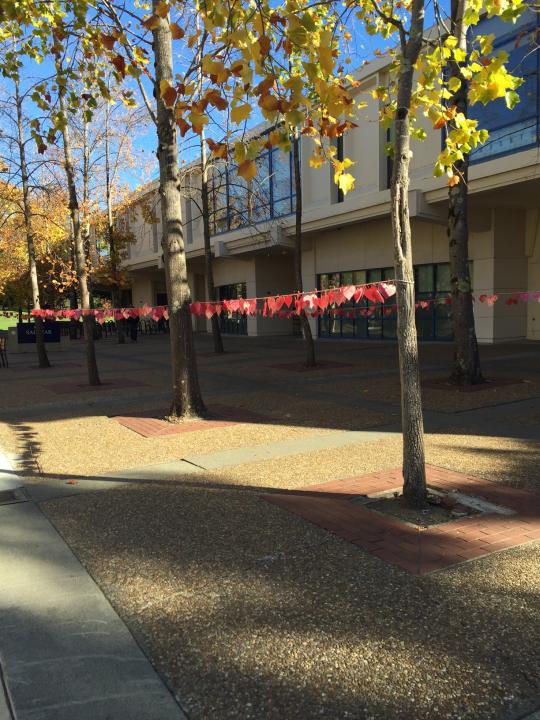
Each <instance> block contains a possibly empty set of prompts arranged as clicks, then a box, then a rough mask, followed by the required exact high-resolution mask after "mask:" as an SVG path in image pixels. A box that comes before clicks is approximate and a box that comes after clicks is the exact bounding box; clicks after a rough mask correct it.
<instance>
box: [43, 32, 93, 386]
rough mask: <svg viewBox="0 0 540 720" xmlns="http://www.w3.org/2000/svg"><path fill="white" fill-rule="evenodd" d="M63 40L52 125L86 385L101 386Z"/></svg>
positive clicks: (57, 45)
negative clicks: (58, 146) (57, 138)
mask: <svg viewBox="0 0 540 720" xmlns="http://www.w3.org/2000/svg"><path fill="white" fill-rule="evenodd" d="M64 37H65V34H64V32H63V30H62V27H61V26H60V27H58V28H57V29H56V30H55V41H54V43H53V45H52V48H51V50H52V53H53V55H54V62H55V71H56V85H57V92H58V111H57V113H56V115H55V126H56V128H57V129H58V130H59V132H60V134H61V136H62V146H63V151H64V172H65V174H66V182H67V187H68V197H69V210H70V215H71V224H72V228H73V244H74V255H75V268H76V272H77V279H78V283H79V292H80V299H81V308H82V313H83V324H84V341H85V346H86V368H87V372H88V382H89V384H90V385H100V384H101V381H100V379H99V372H98V367H97V360H96V348H95V330H94V329H95V318H94V315H93V314H92V313H91V312H90V311H91V299H90V291H89V287H88V255H87V252H86V248H85V242H84V237H83V228H82V222H81V220H82V218H81V210H80V201H79V193H78V192H77V184H76V176H75V166H74V163H73V145H72V140H71V131H70V127H69V122H68V103H67V100H66V95H67V93H68V83H69V82H70V81H73V80H76V79H77V76H76V74H74V73H73V71H72V70H71V69H68V68H66V67H65V64H64V60H63V56H64V53H65V48H64V46H63V38H64Z"/></svg>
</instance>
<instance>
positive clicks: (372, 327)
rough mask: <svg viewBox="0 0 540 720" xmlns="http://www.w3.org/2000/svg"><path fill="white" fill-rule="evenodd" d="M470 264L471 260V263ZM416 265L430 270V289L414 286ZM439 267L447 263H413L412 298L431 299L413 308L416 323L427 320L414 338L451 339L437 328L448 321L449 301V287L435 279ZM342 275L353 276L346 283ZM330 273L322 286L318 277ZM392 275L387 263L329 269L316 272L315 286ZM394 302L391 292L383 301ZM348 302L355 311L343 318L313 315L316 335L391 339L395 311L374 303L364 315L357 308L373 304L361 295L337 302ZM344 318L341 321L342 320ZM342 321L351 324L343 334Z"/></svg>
mask: <svg viewBox="0 0 540 720" xmlns="http://www.w3.org/2000/svg"><path fill="white" fill-rule="evenodd" d="M471 265H472V263H471ZM419 268H430V272H431V290H430V291H425V292H424V291H419V290H418V282H417V281H418V274H419ZM442 268H446V269H448V268H449V263H447V262H445V263H421V264H419V265H415V266H414V278H415V298H416V301H419V300H430V301H433V302H431V303H430V305H429V307H428V308H425V309H424V308H418V309H417V310H416V319H417V327H419V326H420V327H426V320H427V327H428V328H430V330H429V332H428V333H427V334H426V335H427V336H421V335H419V337H418V339H419V340H420V341H436V342H451V341H452V340H453V335H452V334H450V335H448V334H442V333H441V332H440V331H439V328H442V327H444V323H447V322H448V321H449V320H450V322H451V305H448V304H447V302H446V298H448V297H449V296H450V294H451V292H450V287H448V289H438V287H437V286H438V282H439V274H440V272H441V270H442ZM356 273H357V274H361V273H363V274H364V277H365V280H364V281H363V282H361V283H359V282H355V281H354V274H356ZM344 275H352V276H353V282H352V283H349V281H347V280H344V277H343V276H344ZM331 276H334V277H337V281H335V282H334V283H333V284H332V285H331V286H330V285H328V286H327V287H322V278H330V277H331ZM393 276H394V271H393V268H388V267H379V268H366V269H363V270H353V271H347V270H344V271H339V272H331V273H319V274H318V275H317V287H318V289H319V290H322V289H328V288H330V287H340V286H341V285H347V284H353V285H358V284H363V283H364V282H365V283H370V282H373V283H376V282H383V281H384V280H385V279H387V280H389V279H391V278H392V277H393ZM394 304H395V296H394V297H391V298H388V300H387V301H386V302H385V303H384V305H386V306H390V305H394ZM348 306H350V309H353V308H354V309H355V310H356V311H357V312H355V316H354V318H344V317H341V316H332V315H330V314H329V313H325V314H324V315H323V316H319V317H318V318H317V331H318V337H320V338H330V339H354V340H388V341H390V340H395V326H396V315H395V313H392V314H391V315H385V314H384V312H383V308H384V306H382V307H377V308H376V310H375V313H374V314H373V315H372V316H370V317H364V316H362V315H360V313H359V312H358V310H360V309H362V308H365V307H368V306H370V307H373V305H372V304H371V305H369V304H368V302H367V301H366V300H365V299H363V300H362V301H361V302H360V303H353V302H351V303H346V304H344V305H342V306H341V308H343V309H347V307H348ZM344 321H345V323H344ZM330 323H332V324H333V328H334V329H333V330H328V331H325V330H324V328H323V325H326V326H327V327H328V328H329V327H330ZM344 324H345V325H346V326H347V327H352V332H348V333H347V334H344V333H343V326H344ZM337 328H339V331H337ZM379 328H380V329H379Z"/></svg>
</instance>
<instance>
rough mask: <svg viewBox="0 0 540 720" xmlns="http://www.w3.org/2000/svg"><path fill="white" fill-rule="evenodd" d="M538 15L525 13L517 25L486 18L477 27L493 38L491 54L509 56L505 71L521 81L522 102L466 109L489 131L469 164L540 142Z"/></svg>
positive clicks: (483, 33) (472, 153)
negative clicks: (492, 35)
mask: <svg viewBox="0 0 540 720" xmlns="http://www.w3.org/2000/svg"><path fill="white" fill-rule="evenodd" d="M539 29H540V15H539V14H538V13H536V12H534V11H533V9H532V8H531V9H530V10H525V11H524V12H523V14H522V16H521V18H520V19H519V20H518V22H517V23H516V25H512V24H511V23H506V22H503V21H502V20H500V19H499V18H485V19H483V20H481V21H480V23H479V25H478V26H477V27H476V32H477V33H479V34H481V35H489V34H491V33H493V34H494V35H495V36H496V38H497V39H496V41H495V43H494V51H499V50H504V51H505V52H507V53H508V56H509V57H508V63H507V67H508V69H509V71H510V72H511V73H513V74H514V75H518V76H521V77H523V78H524V83H523V85H521V87H519V88H518V89H517V93H518V95H519V96H520V99H521V102H519V103H518V104H517V105H516V106H515V108H514V109H513V110H508V108H507V107H506V104H505V101H504V98H501V99H499V100H495V101H494V102H490V103H489V104H488V105H482V104H481V103H476V104H475V105H472V106H471V107H470V108H469V115H470V117H472V118H474V119H477V120H478V121H479V125H480V127H483V128H486V129H487V130H489V139H488V141H487V142H486V143H485V145H482V146H480V147H478V148H476V149H475V150H473V151H472V152H471V155H470V159H471V162H481V161H483V160H489V159H491V158H494V157H497V156H500V155H507V154H509V153H513V152H518V151H519V150H524V149H526V148H528V147H533V146H535V145H538V141H539V139H540V124H539V123H540V53H539V52H538V50H537V47H536V44H537V36H538V31H539Z"/></svg>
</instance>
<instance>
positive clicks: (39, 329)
mask: <svg viewBox="0 0 540 720" xmlns="http://www.w3.org/2000/svg"><path fill="white" fill-rule="evenodd" d="M14 83H15V104H16V107H17V130H18V142H17V144H18V146H19V159H20V164H21V182H22V191H23V211H24V227H25V231H26V244H27V247H28V269H29V273H30V288H31V290H32V304H33V306H34V309H35V310H40V309H41V302H40V296H39V283H38V275H37V267H36V248H35V243H34V232H33V230H32V208H31V206H30V194H29V193H30V189H29V187H28V167H27V165H26V148H25V139H24V127H23V107H22V98H21V96H20V93H19V78H18V77H15V79H14ZM34 324H35V331H36V350H37V356H38V364H39V367H40V368H48V367H51V363H50V362H49V357H48V355H47V349H46V347H45V328H44V323H43V319H42V318H40V317H36V318H34Z"/></svg>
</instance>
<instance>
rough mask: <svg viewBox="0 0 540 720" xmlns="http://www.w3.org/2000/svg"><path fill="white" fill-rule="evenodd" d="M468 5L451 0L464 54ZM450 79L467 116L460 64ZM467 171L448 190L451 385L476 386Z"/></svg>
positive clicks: (460, 165)
mask: <svg viewBox="0 0 540 720" xmlns="http://www.w3.org/2000/svg"><path fill="white" fill-rule="evenodd" d="M466 1H467V0H452V3H451V23H452V26H451V32H452V34H453V35H454V36H455V37H456V38H457V39H458V47H459V48H460V49H462V50H464V51H465V52H467V28H466V27H465V25H464V23H463V14H464V11H465V7H466ZM450 77H455V78H458V79H459V80H461V87H460V88H459V89H458V90H457V92H456V93H455V94H454V96H453V97H452V98H451V100H450V101H449V105H450V106H453V105H455V106H456V109H457V112H458V113H463V114H464V115H465V116H466V115H467V82H466V80H465V78H464V77H462V75H461V68H460V65H459V63H456V62H451V63H450ZM449 124H450V130H452V129H454V127H455V125H454V123H453V122H450V123H449ZM468 169H469V158H468V156H465V158H464V159H463V160H460V161H459V162H457V163H455V165H454V172H455V174H456V175H458V176H459V177H460V178H461V180H460V182H459V183H458V184H457V185H454V186H453V187H451V188H449V190H448V245H449V256H450V283H451V288H452V324H453V329H454V361H453V365H452V373H451V375H450V381H451V382H453V383H455V384H456V385H476V384H478V383H482V382H484V378H483V377H482V371H481V369H480V354H479V352H478V342H477V340H476V330H475V325H474V310H473V297H472V287H471V277H470V271H469V224H468V195H469V193H468V187H467V180H468Z"/></svg>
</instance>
